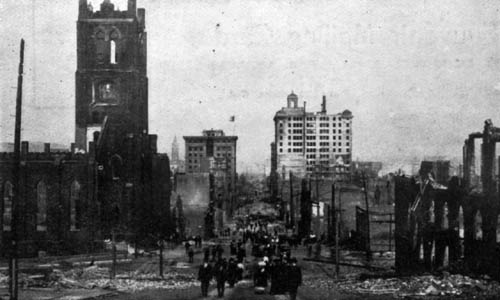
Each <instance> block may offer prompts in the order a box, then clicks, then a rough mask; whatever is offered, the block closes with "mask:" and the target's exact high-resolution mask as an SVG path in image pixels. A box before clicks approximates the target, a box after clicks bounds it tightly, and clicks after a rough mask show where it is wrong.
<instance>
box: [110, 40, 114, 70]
mask: <svg viewBox="0 0 500 300" xmlns="http://www.w3.org/2000/svg"><path fill="white" fill-rule="evenodd" d="M109 49H110V54H109V61H110V63H111V64H112V65H116V42H115V41H113V40H112V41H111V42H110V45H109Z"/></svg>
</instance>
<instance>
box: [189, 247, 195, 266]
mask: <svg viewBox="0 0 500 300" xmlns="http://www.w3.org/2000/svg"><path fill="white" fill-rule="evenodd" d="M188 257H189V263H193V257H194V250H193V247H189V250H188Z"/></svg>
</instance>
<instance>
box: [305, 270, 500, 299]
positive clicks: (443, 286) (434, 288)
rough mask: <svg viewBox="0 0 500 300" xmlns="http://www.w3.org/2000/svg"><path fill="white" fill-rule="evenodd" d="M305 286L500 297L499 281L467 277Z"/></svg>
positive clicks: (362, 291)
mask: <svg viewBox="0 0 500 300" xmlns="http://www.w3.org/2000/svg"><path fill="white" fill-rule="evenodd" d="M306 285H308V286H312V287H319V288H327V289H332V288H333V289H337V290H340V291H344V292H346V293H356V294H375V295H384V294H387V295H389V294H390V295H392V296H396V297H412V296H413V297H428V296H451V297H453V296H462V297H464V296H465V297H466V296H467V295H470V296H476V295H482V296H490V295H499V294H500V284H499V283H498V282H497V281H492V280H489V278H484V279H474V278H470V277H468V276H464V275H450V274H448V273H445V274H444V275H443V276H433V275H425V276H411V277H402V278H372V279H367V280H364V281H361V280H358V279H356V278H349V279H346V280H343V281H333V280H318V279H317V278H315V279H314V280H310V281H306Z"/></svg>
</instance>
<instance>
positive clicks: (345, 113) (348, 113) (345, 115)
mask: <svg viewBox="0 0 500 300" xmlns="http://www.w3.org/2000/svg"><path fill="white" fill-rule="evenodd" d="M342 117H343V118H352V112H351V111H350V110H348V109H346V110H344V111H343V112H342Z"/></svg>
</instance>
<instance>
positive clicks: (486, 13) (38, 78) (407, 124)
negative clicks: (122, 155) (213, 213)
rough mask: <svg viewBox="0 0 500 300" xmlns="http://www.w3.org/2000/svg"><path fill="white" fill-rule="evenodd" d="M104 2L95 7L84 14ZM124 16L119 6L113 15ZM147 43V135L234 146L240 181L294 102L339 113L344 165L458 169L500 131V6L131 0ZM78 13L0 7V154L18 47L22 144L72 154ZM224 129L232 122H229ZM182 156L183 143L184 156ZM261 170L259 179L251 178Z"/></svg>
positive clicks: (55, 5) (23, 4)
mask: <svg viewBox="0 0 500 300" xmlns="http://www.w3.org/2000/svg"><path fill="white" fill-rule="evenodd" d="M101 2H102V1H93V2H92V4H93V6H94V8H95V9H97V8H98V7H99V4H100V3H101ZM112 2H113V3H115V4H117V5H118V6H119V7H120V8H121V9H126V0H120V1H116V0H115V1H112ZM138 7H144V8H146V29H147V31H148V77H149V80H150V81H149V114H150V119H149V124H150V132H151V133H156V134H158V135H159V149H160V151H163V152H165V151H167V152H170V144H171V142H172V139H173V137H174V135H177V137H178V138H179V139H180V140H181V141H182V138H181V136H183V135H197V134H200V133H201V130H202V129H210V128H221V129H224V131H225V132H226V134H233V133H234V134H236V135H238V136H239V140H238V157H239V167H238V170H239V171H240V172H241V171H245V170H246V168H250V169H256V168H257V167H258V168H259V169H262V168H263V165H262V164H264V163H265V159H266V158H268V157H269V156H270V150H269V149H270V148H269V144H270V143H271V142H272V140H273V120H272V119H273V116H274V113H275V112H276V111H277V110H279V109H280V108H281V107H282V106H284V105H286V96H287V95H288V94H289V93H290V91H291V90H294V92H295V93H296V94H297V95H298V96H299V101H300V103H302V101H307V107H308V108H309V109H312V110H320V101H321V96H322V95H323V94H325V95H326V96H327V109H328V111H329V112H340V111H343V110H344V109H349V110H351V111H352V112H353V114H354V120H353V134H354V137H353V158H354V159H356V158H359V159H361V160H382V161H385V162H387V161H390V160H392V159H396V160H398V161H399V160H404V159H407V158H412V157H415V156H416V157H423V156H432V155H447V156H461V152H462V144H463V141H464V139H465V138H466V135H467V134H468V133H470V132H472V131H479V130H481V128H482V125H483V121H484V120H485V119H486V118H491V119H492V120H493V122H494V124H497V125H500V110H499V109H497V108H498V107H499V102H500V52H499V50H500V47H499V41H500V28H499V24H500V12H499V9H500V2H498V1H478V0H468V1H466V0H462V1H457V0H454V1H424V0H405V1H401V0H398V1H396V0H395V1H388V0H376V1H373V0H367V1H362V0H346V1H322V0H308V1H305V0H303V1H300V0H299V1H296V0H295V1H279V0H267V1H265V0H259V1H257V0H254V1H251V0H245V1H217V0H210V1H208V0H207V1H189V0H169V1H166V0H142V1H141V0H139V1H138ZM77 14H78V0H71V1H68V0H51V1H48V0H47V1H46V0H36V1H35V0H16V1H14V0H5V1H4V0H2V1H0V36H1V38H2V43H1V44H0V65H1V68H0V92H1V94H0V99H1V105H2V110H1V114H0V117H1V127H0V139H1V141H12V139H13V138H12V135H13V131H14V130H13V124H14V118H13V114H14V111H15V95H16V81H17V74H16V72H17V64H18V51H19V40H20V38H21V37H23V38H25V40H26V47H27V48H26V65H25V70H26V72H25V85H24V87H25V88H24V93H25V97H24V104H25V105H24V111H23V112H24V116H23V117H24V119H23V140H33V141H34V140H36V141H46V142H57V143H63V144H68V145H69V143H70V142H71V141H73V140H74V123H75V121H74V114H75V111H74V103H75V92H74V91H75V87H74V85H75V79H74V73H75V70H76V20H77ZM232 115H235V116H236V122H235V123H230V122H229V117H230V116H232ZM181 144H182V145H183V142H182V143H181ZM256 164H258V165H259V166H257V165H256Z"/></svg>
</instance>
